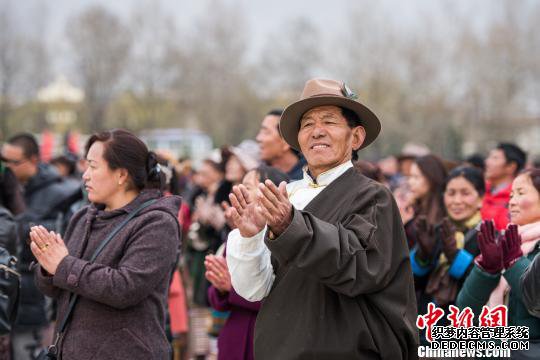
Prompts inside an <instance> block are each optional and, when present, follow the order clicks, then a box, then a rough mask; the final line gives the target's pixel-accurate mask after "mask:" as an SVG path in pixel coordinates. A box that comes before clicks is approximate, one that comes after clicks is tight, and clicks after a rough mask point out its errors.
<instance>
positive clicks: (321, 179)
mask: <svg viewBox="0 0 540 360" xmlns="http://www.w3.org/2000/svg"><path fill="white" fill-rule="evenodd" d="M352 167H353V164H352V161H351V160H349V161H347V162H344V163H343V164H340V165H338V166H336V167H334V168H332V169H330V170H327V171H325V172H323V173H320V174H319V176H317V178H316V179H313V177H312V176H311V175H310V173H309V169H308V166H307V165H306V166H304V168H303V172H304V181H305V182H306V183H307V184H308V185H309V186H311V187H314V188H317V187H321V186H327V185H329V184H330V183H331V182H332V181H334V180H336V179H337V178H338V177H340V176H341V175H343V174H344V173H345V172H346V171H347V170H349V169H350V168H352Z"/></svg>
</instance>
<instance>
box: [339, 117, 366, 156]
mask: <svg viewBox="0 0 540 360" xmlns="http://www.w3.org/2000/svg"><path fill="white" fill-rule="evenodd" d="M340 109H341V115H343V117H344V118H345V120H347V125H349V127H350V128H351V129H352V128H355V127H357V126H361V125H362V121H360V117H359V116H358V114H357V113H355V112H354V111H352V110H350V109H347V108H345V107H340ZM356 160H358V152H357V151H356V150H353V151H352V161H356Z"/></svg>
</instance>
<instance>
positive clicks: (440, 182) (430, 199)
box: [414, 154, 447, 224]
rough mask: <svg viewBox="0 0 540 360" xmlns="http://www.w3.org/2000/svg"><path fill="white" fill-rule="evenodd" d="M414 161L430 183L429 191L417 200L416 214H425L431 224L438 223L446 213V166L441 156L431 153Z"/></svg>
mask: <svg viewBox="0 0 540 360" xmlns="http://www.w3.org/2000/svg"><path fill="white" fill-rule="evenodd" d="M414 162H415V163H416V165H418V168H420V171H421V172H422V175H423V176H424V177H425V178H426V179H427V181H428V184H429V191H428V193H427V194H426V195H425V196H424V197H423V198H421V199H417V200H416V204H415V208H416V215H425V216H426V217H427V220H428V222H429V223H430V224H437V223H439V222H440V221H441V220H442V219H443V217H444V216H445V215H446V209H445V207H444V201H443V192H444V187H445V180H446V176H447V171H446V168H445V166H444V163H443V161H442V160H441V159H440V158H439V157H437V156H435V155H431V154H429V155H424V156H421V157H418V158H416V159H415V160H414Z"/></svg>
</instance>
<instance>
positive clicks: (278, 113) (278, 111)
mask: <svg viewBox="0 0 540 360" xmlns="http://www.w3.org/2000/svg"><path fill="white" fill-rule="evenodd" d="M282 114H283V109H272V110H270V111H269V112H268V113H267V114H266V116H279V117H281V115H282Z"/></svg>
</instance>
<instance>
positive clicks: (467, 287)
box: [456, 246, 540, 339]
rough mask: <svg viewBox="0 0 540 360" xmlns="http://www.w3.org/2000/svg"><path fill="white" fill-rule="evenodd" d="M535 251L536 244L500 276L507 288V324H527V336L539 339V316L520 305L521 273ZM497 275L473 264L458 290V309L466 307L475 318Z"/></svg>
mask: <svg viewBox="0 0 540 360" xmlns="http://www.w3.org/2000/svg"><path fill="white" fill-rule="evenodd" d="M538 252H539V247H538V246H536V247H535V248H534V250H533V251H531V252H530V253H529V254H528V255H527V256H526V257H525V256H522V257H521V258H520V259H519V260H518V261H516V263H515V264H514V265H512V267H510V268H509V269H508V270H506V271H505V272H504V275H502V276H504V278H505V279H506V281H507V282H508V284H509V285H510V287H511V290H510V297H509V301H508V325H510V326H528V327H529V337H530V339H540V319H539V318H537V317H534V316H532V315H531V314H529V312H528V311H527V308H526V307H525V305H524V304H523V292H522V290H521V276H522V275H523V274H524V273H525V271H526V270H527V268H528V267H529V266H530V264H531V261H532V260H533V259H534V257H535V256H536V255H537V254H538ZM500 278H501V274H497V275H492V274H489V273H487V272H485V271H483V270H481V269H480V268H479V267H478V266H476V265H475V266H474V268H473V270H472V271H471V273H470V274H469V276H468V277H467V279H466V280H465V283H464V284H463V287H462V288H461V291H460V292H459V295H458V298H457V302H456V303H457V306H458V307H459V308H460V309H463V308H464V307H466V306H470V307H471V309H472V310H473V312H474V315H475V319H478V316H480V313H481V312H482V306H484V305H485V304H486V303H487V301H488V299H489V295H490V294H491V292H492V291H493V290H494V289H495V288H496V287H497V285H498V284H499V280H500Z"/></svg>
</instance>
